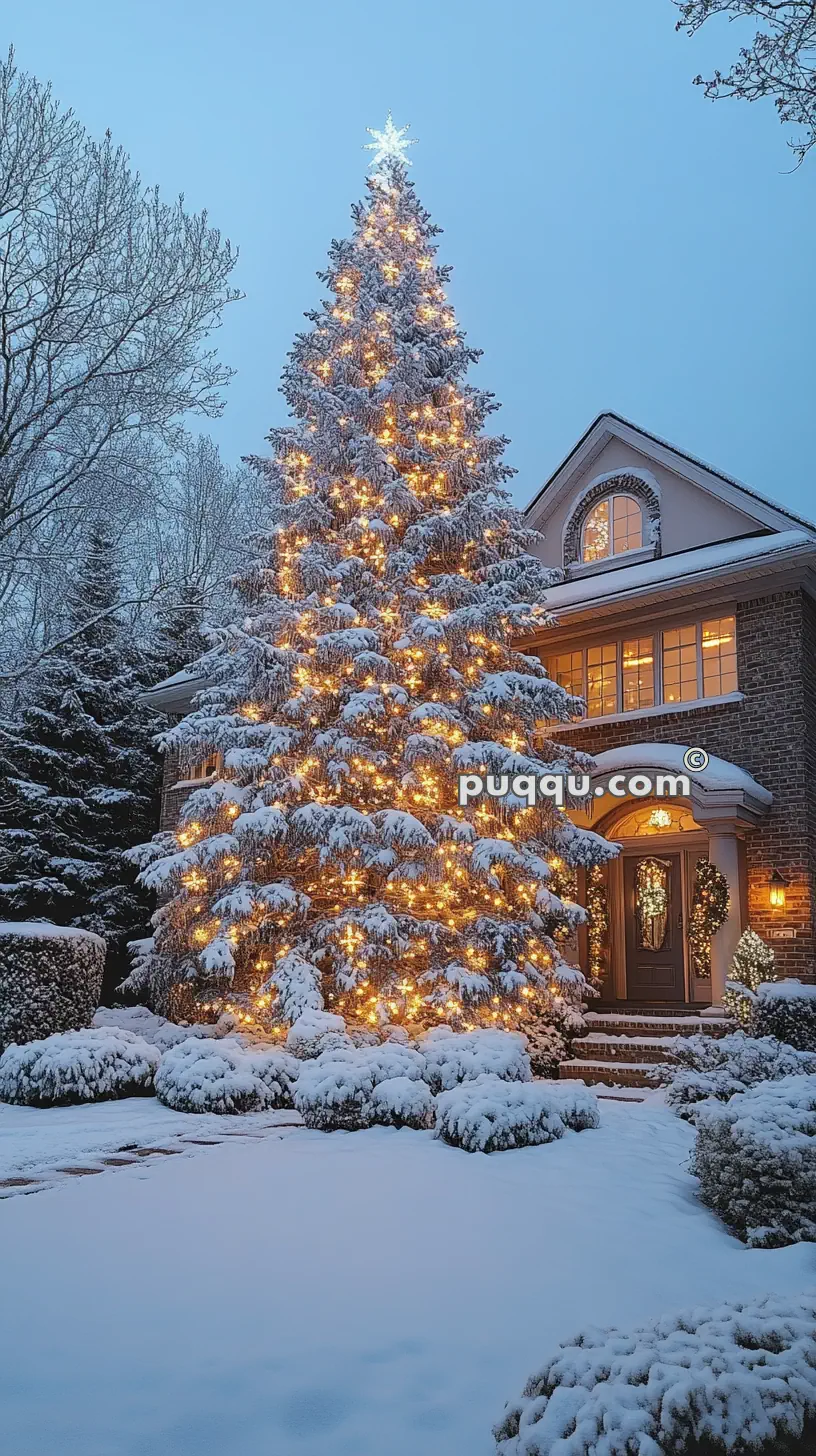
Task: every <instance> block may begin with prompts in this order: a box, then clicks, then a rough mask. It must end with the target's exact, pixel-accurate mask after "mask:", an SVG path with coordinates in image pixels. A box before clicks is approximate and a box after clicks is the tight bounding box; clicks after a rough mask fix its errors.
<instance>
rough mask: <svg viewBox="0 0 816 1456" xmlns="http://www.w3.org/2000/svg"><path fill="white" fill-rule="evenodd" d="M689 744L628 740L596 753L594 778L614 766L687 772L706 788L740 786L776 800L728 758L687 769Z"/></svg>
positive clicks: (758, 796) (761, 797) (765, 800)
mask: <svg viewBox="0 0 816 1456" xmlns="http://www.w3.org/2000/svg"><path fill="white" fill-rule="evenodd" d="M687 752H688V748H687V746H686V745H685V744H683V743H626V744H624V745H623V747H621V748H607V749H606V750H605V752H603V753H596V754H593V758H594V760H595V768H594V769H593V772H592V776H593V778H598V777H600V776H601V775H605V774H608V773H613V772H614V771H615V769H619V770H623V771H626V770H628V769H638V768H643V769H646V768H652V769H663V770H664V772H666V773H685V774H688V776H689V778H690V779H691V781H692V783H695V784H699V785H700V787H701V788H704V789H711V790H714V789H740V790H742V791H743V792H748V793H750V794H752V795H753V796H754V798H756V799H759V801H760V803H763V804H771V803H773V794H772V793H771V791H770V789H766V788H764V787H763V786H762V784H759V783H757V781H756V779H755V778H754V777H753V776H752V775H751V774H749V773H748V772H747V770H746V769H744V768H738V767H737V765H736V764H735V763H729V762H728V760H727V759H725V758H717V757H716V755H715V754H712V755H711V756H710V757H709V760H708V763H707V764H706V766H705V768H704V769H688V768H687V767H686V765H685V764H684V762H683V757H684V755H685V754H686V753H687Z"/></svg>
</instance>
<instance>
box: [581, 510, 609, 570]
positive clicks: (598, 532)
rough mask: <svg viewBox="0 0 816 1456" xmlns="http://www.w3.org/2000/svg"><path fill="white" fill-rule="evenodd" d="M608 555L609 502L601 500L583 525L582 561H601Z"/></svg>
mask: <svg viewBox="0 0 816 1456" xmlns="http://www.w3.org/2000/svg"><path fill="white" fill-rule="evenodd" d="M608 555H609V501H608V500H602V501H599V502H598V504H597V505H596V506H595V507H594V509H593V510H591V511H590V513H589V515H588V516H587V518H586V521H585V523H584V549H583V552H582V559H583V560H584V561H601V560H602V559H603V557H604V556H608Z"/></svg>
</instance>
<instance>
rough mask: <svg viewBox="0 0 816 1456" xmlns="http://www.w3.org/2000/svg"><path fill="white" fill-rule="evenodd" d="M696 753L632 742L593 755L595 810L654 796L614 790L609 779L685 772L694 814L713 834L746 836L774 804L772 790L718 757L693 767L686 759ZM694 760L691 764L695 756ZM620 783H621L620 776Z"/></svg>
mask: <svg viewBox="0 0 816 1456" xmlns="http://www.w3.org/2000/svg"><path fill="white" fill-rule="evenodd" d="M695 752H699V750H697V749H695V748H694V747H692V746H691V745H689V744H683V743H631V744H626V745H624V746H623V747H621V748H610V749H607V750H606V752H604V753H598V754H595V756H594V764H595V766H594V768H593V769H592V772H591V773H590V781H591V786H592V807H593V809H595V808H596V807H597V808H602V809H603V810H605V811H608V810H609V809H611V808H612V807H613V805H614V804H615V802H617V803H619V804H624V803H626V802H627V800H628V801H630V802H634V803H637V802H638V801H639V799H640V798H641V797H643V798H648V797H653V796H651V795H648V794H646V795H643V796H640V795H637V794H631V793H628V792H626V793H620V792H615V793H612V792H610V791H609V782H610V780H615V776H616V775H624V776H625V778H626V779H631V778H632V777H633V776H634V775H637V774H643V775H644V776H648V777H649V778H651V779H652V780H653V781H654V780H655V779H656V778H657V776H658V775H661V774H662V775H665V776H669V777H671V776H675V777H678V776H681V775H684V776H685V777H686V778H687V779H688V782H689V788H690V793H689V795H688V799H689V802H690V804H691V809H692V813H693V815H694V818H695V819H696V821H697V823H698V824H700V825H701V826H703V827H704V828H706V829H707V830H708V831H709V833H711V834H727V833H731V834H744V833H745V831H746V830H750V829H752V828H753V826H754V825H755V824H757V823H758V821H759V820H760V819H762V818H764V816H765V815H766V814H767V813H768V811H769V809H770V807H771V804H772V803H773V794H772V793H771V791H770V789H766V788H765V787H764V785H763V784H760V783H758V781H757V780H756V779H755V778H754V777H753V776H752V775H751V774H749V773H748V772H747V770H746V769H743V768H739V767H738V765H737V764H735V763H730V762H729V761H728V760H727V759H724V758H717V757H716V756H714V755H709V756H707V762H706V764H705V767H704V768H700V769H697V768H694V767H689V764H688V762H687V757H688V755H689V754H692V755H693V754H694V753H695ZM690 761H691V763H692V764H693V762H694V759H693V758H692V759H691V760H690ZM617 783H618V784H620V779H619V778H618V780H617ZM667 797H668V796H667ZM683 797H686V796H683ZM592 817H593V818H596V817H597V816H596V815H594V814H593V816H592Z"/></svg>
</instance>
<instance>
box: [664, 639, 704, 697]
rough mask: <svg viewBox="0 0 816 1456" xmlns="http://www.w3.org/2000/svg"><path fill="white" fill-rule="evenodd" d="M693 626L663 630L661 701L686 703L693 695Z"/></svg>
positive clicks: (694, 665) (695, 660)
mask: <svg viewBox="0 0 816 1456" xmlns="http://www.w3.org/2000/svg"><path fill="white" fill-rule="evenodd" d="M697 693H698V689H697V627H696V625H695V624H694V623H693V622H692V623H691V624H690V625H689V626H687V627H673V628H672V630H671V631H670V632H664V633H663V701H664V703H688V702H691V701H692V700H693V699H694V698H696V697H697Z"/></svg>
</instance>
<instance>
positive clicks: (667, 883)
mask: <svg viewBox="0 0 816 1456" xmlns="http://www.w3.org/2000/svg"><path fill="white" fill-rule="evenodd" d="M623 891H624V899H625V914H626V996H627V999H628V1000H629V1001H683V1000H684V999H685V979H684V974H683V895H682V884H681V878H680V855H679V854H658V853H654V854H639V855H626V857H625V858H624V861H623Z"/></svg>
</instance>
